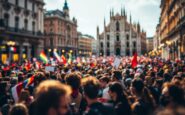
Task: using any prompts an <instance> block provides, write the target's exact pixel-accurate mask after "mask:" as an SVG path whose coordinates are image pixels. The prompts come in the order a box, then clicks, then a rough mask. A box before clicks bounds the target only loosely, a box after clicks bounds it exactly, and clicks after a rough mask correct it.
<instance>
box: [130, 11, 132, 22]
mask: <svg viewBox="0 0 185 115" xmlns="http://www.w3.org/2000/svg"><path fill="white" fill-rule="evenodd" d="M130 24H132V15H131V13H130Z"/></svg>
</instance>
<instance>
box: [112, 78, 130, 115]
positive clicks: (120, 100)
mask: <svg viewBox="0 0 185 115" xmlns="http://www.w3.org/2000/svg"><path fill="white" fill-rule="evenodd" d="M109 95H110V97H111V98H112V100H113V103H114V109H115V112H116V115H131V107H130V104H129V102H128V99H127V97H126V95H125V94H124V92H123V87H122V85H121V84H120V83H119V82H113V83H112V84H110V86H109Z"/></svg>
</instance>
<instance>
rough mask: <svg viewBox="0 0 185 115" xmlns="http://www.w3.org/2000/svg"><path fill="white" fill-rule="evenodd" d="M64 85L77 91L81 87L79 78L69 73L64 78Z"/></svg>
mask: <svg viewBox="0 0 185 115" xmlns="http://www.w3.org/2000/svg"><path fill="white" fill-rule="evenodd" d="M65 80H66V83H67V84H68V85H70V86H71V87H72V89H79V87H80V85H81V78H80V76H79V75H78V74H76V73H71V74H69V75H67V76H66V78H65Z"/></svg>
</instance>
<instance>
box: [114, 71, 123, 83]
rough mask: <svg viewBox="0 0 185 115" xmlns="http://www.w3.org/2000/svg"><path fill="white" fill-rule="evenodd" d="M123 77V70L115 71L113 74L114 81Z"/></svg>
mask: <svg viewBox="0 0 185 115" xmlns="http://www.w3.org/2000/svg"><path fill="white" fill-rule="evenodd" d="M121 79H122V74H121V71H114V72H113V74H112V81H120V80H121Z"/></svg>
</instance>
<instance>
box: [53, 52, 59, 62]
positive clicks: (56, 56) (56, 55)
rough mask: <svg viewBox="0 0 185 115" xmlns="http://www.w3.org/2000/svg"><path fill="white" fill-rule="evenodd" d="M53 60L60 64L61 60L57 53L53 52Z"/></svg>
mask: <svg viewBox="0 0 185 115" xmlns="http://www.w3.org/2000/svg"><path fill="white" fill-rule="evenodd" d="M53 54H54V56H55V58H56V59H57V61H58V62H61V58H60V56H59V55H58V53H57V52H56V51H54V52H53Z"/></svg>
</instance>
